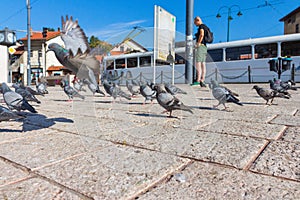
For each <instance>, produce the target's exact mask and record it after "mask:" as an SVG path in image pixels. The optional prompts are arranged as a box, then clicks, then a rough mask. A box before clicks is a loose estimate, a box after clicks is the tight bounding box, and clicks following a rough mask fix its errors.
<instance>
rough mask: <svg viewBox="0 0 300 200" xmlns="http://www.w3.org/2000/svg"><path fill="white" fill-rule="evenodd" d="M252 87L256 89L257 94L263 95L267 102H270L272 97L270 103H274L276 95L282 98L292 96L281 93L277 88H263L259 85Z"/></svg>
mask: <svg viewBox="0 0 300 200" xmlns="http://www.w3.org/2000/svg"><path fill="white" fill-rule="evenodd" d="M252 89H255V90H256V92H257V94H258V95H259V96H261V97H262V98H263V99H264V100H266V101H267V102H266V104H268V103H269V100H270V99H271V103H270V105H271V104H272V103H273V100H274V98H275V97H280V98H285V99H289V98H290V97H289V96H288V95H285V94H283V93H279V92H277V91H275V90H271V89H265V88H261V87H259V86H257V85H254V86H253V88H252Z"/></svg>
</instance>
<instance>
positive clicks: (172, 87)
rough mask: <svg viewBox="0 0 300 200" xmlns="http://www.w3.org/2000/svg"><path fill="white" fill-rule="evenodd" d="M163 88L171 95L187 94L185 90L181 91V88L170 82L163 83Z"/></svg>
mask: <svg viewBox="0 0 300 200" xmlns="http://www.w3.org/2000/svg"><path fill="white" fill-rule="evenodd" d="M165 89H166V91H167V92H169V93H170V94H172V95H176V94H187V93H186V92H185V91H183V90H182V89H180V88H178V87H176V86H175V85H172V84H170V83H166V84H165Z"/></svg>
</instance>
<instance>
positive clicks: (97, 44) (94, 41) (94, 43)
mask: <svg viewBox="0 0 300 200" xmlns="http://www.w3.org/2000/svg"><path fill="white" fill-rule="evenodd" d="M89 45H90V47H91V48H101V49H103V51H104V52H105V53H107V52H109V51H110V50H111V49H112V45H111V44H109V43H107V42H104V41H102V40H99V38H98V37H95V36H93V35H92V36H91V37H90V39H89Z"/></svg>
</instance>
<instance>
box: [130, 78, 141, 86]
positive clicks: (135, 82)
mask: <svg viewBox="0 0 300 200" xmlns="http://www.w3.org/2000/svg"><path fill="white" fill-rule="evenodd" d="M131 83H132V85H137V86H140V83H139V82H138V81H137V80H134V79H132V80H131Z"/></svg>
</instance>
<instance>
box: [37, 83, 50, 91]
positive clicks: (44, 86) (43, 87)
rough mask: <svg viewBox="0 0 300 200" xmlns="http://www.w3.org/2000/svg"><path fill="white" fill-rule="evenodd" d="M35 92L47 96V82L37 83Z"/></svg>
mask: <svg viewBox="0 0 300 200" xmlns="http://www.w3.org/2000/svg"><path fill="white" fill-rule="evenodd" d="M36 90H37V92H38V93H41V94H48V93H49V92H48V90H47V82H39V83H38V84H37V85H36Z"/></svg>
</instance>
